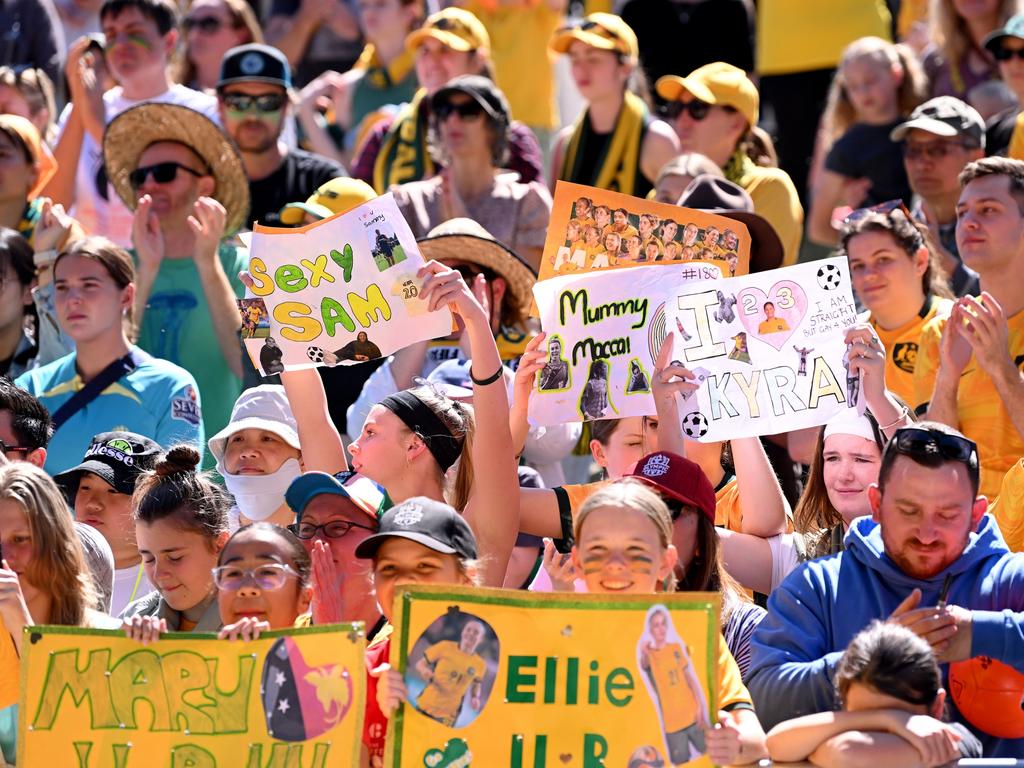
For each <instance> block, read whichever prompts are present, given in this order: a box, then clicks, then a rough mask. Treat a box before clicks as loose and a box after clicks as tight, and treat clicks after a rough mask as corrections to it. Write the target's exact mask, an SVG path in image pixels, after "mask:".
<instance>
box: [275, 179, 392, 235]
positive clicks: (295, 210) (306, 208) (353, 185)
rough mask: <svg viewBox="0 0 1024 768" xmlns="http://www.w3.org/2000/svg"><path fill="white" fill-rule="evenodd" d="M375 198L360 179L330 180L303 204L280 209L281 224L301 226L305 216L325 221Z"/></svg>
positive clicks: (374, 193)
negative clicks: (308, 215)
mask: <svg viewBox="0 0 1024 768" xmlns="http://www.w3.org/2000/svg"><path fill="white" fill-rule="evenodd" d="M376 196H377V193H376V192H375V191H374V189H373V187H371V186H370V185H369V184H367V183H366V182H365V181H362V180H361V179H349V178H340V179H331V180H330V181H328V182H326V183H324V184H321V185H320V187H319V188H318V189H317V190H316V192H314V193H313V194H312V195H310V196H309V197H308V198H307V199H306V202H304V203H288V205H286V206H285V207H284V208H282V209H281V223H282V224H287V225H288V226H293V225H295V224H301V223H302V218H303V216H304V215H305V214H307V213H308V214H310V215H311V216H315V217H316V218H318V219H326V218H328V217H330V216H333V215H334V214H336V213H343V212H344V211H349V210H352V209H353V208H355V207H356V206H357V205H362V204H363V203H365V202H367V201H368V200H373V198H375V197H376Z"/></svg>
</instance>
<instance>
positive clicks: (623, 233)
mask: <svg viewBox="0 0 1024 768" xmlns="http://www.w3.org/2000/svg"><path fill="white" fill-rule="evenodd" d="M609 232H614V233H615V234H616V235H618V236H619V237H621V238H622V239H623V240H625V239H626V238H627V237H633V235H636V234H639V233H638V232H637V229H636V227H634V226H633V225H632V224H627V225H626V226H624V227H623V228H622V229H618V228H617V227H616V226H615V225H614V224H609V225H608V226H607V227H605V228H604V232H602V233H601V237H604V236H605V235H607V234H608V233H609Z"/></svg>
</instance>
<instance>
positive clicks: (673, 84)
mask: <svg viewBox="0 0 1024 768" xmlns="http://www.w3.org/2000/svg"><path fill="white" fill-rule="evenodd" d="M654 88H655V90H656V91H657V92H658V95H659V96H661V98H663V99H665V100H666V101H676V100H677V99H678V98H679V97H680V96H681V95H682V94H683V93H684V92H686V93H689V94H690V95H692V96H693V97H694V98H695V99H700V100H701V101H703V102H706V103H708V104H718V105H720V106H723V107H732V108H733V109H735V110H736V111H737V112H739V113H740V114H741V115H743V116H744V117H745V118H746V119H747V122H748V123H750V124H751V125H757V112H758V108H759V106H760V103H761V97H760V95H759V94H758V92H757V86H756V85H754V84H753V83H752V82H751V80H750V78H749V77H747V73H746V72H744V71H743V70H742V69H740V68H739V67H734V66H733V65H732V64H726V63H725V62H724V61H716V62H714V63H712V64H705V65H704V66H703V67H698V68H697V69H695V70H693V72H691V73H690V74H689V75H687V76H686V77H679V76H678V75H665V76H664V77H659V78H658V82H657V83H655V85H654Z"/></svg>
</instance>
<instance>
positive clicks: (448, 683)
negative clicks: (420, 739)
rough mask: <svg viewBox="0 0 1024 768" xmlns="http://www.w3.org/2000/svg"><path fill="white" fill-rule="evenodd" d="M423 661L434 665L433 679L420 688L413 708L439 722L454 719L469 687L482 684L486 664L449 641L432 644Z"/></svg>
mask: <svg viewBox="0 0 1024 768" xmlns="http://www.w3.org/2000/svg"><path fill="white" fill-rule="evenodd" d="M423 658H425V659H426V660H427V661H429V662H430V663H431V664H433V665H434V677H433V678H432V679H431V681H430V682H429V683H427V687H426V688H424V689H423V692H422V693H421V694H420V697H419V700H418V701H417V702H416V706H417V707H418V708H419V709H420V710H422V711H423V712H426V713H427V714H429V715H431V716H432V717H436V718H438V719H440V720H454V719H455V718H456V717H458V715H459V710H460V709H461V708H462V697H463V696H465V695H466V690H467V689H468V688H469V686H470V685H472V684H473V683H475V682H483V679H484V671H485V670H486V668H487V665H486V664H485V663H484V660H483V659H482V658H481V657H480V656H479V655H477V654H475V653H466V652H465V651H463V650H462V649H461V648H459V644H458V643H455V642H452V641H451V640H442V641H441V642H439V643H434V644H433V645H432V646H430V647H429V648H427V650H426V651H425V652H424V654H423Z"/></svg>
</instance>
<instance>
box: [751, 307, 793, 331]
mask: <svg viewBox="0 0 1024 768" xmlns="http://www.w3.org/2000/svg"><path fill="white" fill-rule="evenodd" d="M762 309H764V320H762V321H761V323H760V324H759V325H758V326H757V332H758V334H759V335H761V336H764V335H766V334H769V333H785V332H786V331H788V330H789V323H787V322H786V318H784V317H776V316H775V304H774V303H773V302H771V301H766V302H765V303H764V307H763V308H762Z"/></svg>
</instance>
